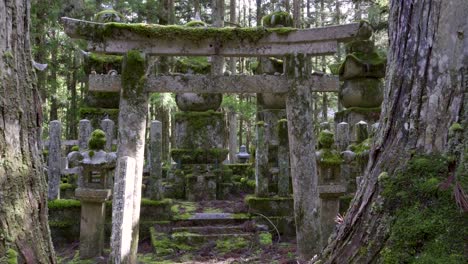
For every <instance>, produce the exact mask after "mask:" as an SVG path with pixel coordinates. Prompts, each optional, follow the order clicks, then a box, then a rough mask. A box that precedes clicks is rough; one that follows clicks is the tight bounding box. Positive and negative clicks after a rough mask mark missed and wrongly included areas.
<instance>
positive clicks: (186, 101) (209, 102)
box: [176, 93, 223, 112]
mask: <svg viewBox="0 0 468 264" xmlns="http://www.w3.org/2000/svg"><path fill="white" fill-rule="evenodd" d="M222 101H223V95H222V94H196V93H183V94H177V95H176V103H177V106H178V107H179V109H180V110H182V111H197V112H203V111H208V110H215V111H216V110H218V108H219V106H220V105H221V102H222Z"/></svg>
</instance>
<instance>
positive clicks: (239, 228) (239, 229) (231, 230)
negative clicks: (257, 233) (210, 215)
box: [172, 225, 255, 235]
mask: <svg viewBox="0 0 468 264" xmlns="http://www.w3.org/2000/svg"><path fill="white" fill-rule="evenodd" d="M254 228H255V227H254ZM249 231H251V230H248V227H246V225H217V226H185V227H174V228H172V232H173V233H177V232H189V233H195V234H204V235H208V234H211V235H213V234H240V233H245V232H249Z"/></svg>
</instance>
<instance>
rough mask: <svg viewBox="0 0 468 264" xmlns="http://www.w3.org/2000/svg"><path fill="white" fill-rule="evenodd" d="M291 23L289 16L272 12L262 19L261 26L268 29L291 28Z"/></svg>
mask: <svg viewBox="0 0 468 264" xmlns="http://www.w3.org/2000/svg"><path fill="white" fill-rule="evenodd" d="M293 23H294V22H293V19H292V16H291V14H289V13H288V12H284V11H277V12H273V13H271V14H269V15H266V16H264V17H263V18H262V24H263V26H264V27H268V28H275V27H292V26H293Z"/></svg>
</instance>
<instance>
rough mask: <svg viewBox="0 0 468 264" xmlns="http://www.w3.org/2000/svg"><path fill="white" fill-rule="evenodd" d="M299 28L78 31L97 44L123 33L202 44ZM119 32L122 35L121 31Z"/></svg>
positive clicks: (92, 26) (93, 26) (110, 27)
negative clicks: (212, 40) (203, 42)
mask: <svg viewBox="0 0 468 264" xmlns="http://www.w3.org/2000/svg"><path fill="white" fill-rule="evenodd" d="M296 30H297V29H295V28H290V27H283V28H265V27H251V28H237V27H224V28H213V27H187V26H178V25H167V26H164V25H156V24H125V23H115V22H111V23H105V24H100V23H86V24H80V25H78V28H77V30H76V32H77V33H78V34H79V35H84V36H88V37H91V39H93V40H94V41H96V42H103V41H105V40H106V39H108V38H111V37H112V36H113V35H114V34H117V35H119V34H121V33H122V32H123V31H127V32H131V33H134V34H136V35H139V36H142V37H145V38H152V39H166V40H174V39H182V40H188V41H194V42H199V41H203V40H206V39H215V40H217V41H219V42H228V41H233V40H241V41H249V42H257V41H259V40H260V39H262V38H263V37H266V36H268V35H270V34H271V33H277V34H281V35H284V34H288V33H290V32H294V31H296ZM119 31H120V32H119Z"/></svg>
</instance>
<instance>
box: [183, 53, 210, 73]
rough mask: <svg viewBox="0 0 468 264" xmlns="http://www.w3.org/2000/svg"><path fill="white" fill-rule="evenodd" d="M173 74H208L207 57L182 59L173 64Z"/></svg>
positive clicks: (208, 64)
mask: <svg viewBox="0 0 468 264" xmlns="http://www.w3.org/2000/svg"><path fill="white" fill-rule="evenodd" d="M175 72H179V73H196V74H209V73H210V72H211V64H210V63H209V62H208V58H207V57H182V58H180V59H178V60H177V61H176V63H175Z"/></svg>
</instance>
